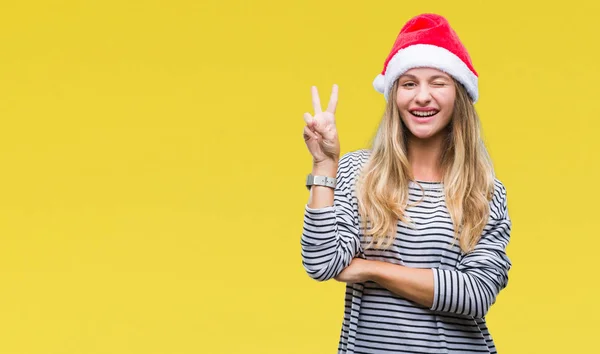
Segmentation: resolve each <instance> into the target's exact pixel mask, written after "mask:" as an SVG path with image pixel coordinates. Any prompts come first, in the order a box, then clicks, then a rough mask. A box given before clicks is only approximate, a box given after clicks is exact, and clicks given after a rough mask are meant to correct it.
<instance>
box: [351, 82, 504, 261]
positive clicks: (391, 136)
mask: <svg viewBox="0 0 600 354" xmlns="http://www.w3.org/2000/svg"><path fill="white" fill-rule="evenodd" d="M397 85H398V82H396V83H395V84H394V85H393V87H392V90H391V93H390V96H389V97H390V99H389V100H388V103H387V106H386V110H385V113H384V115H383V118H382V120H381V122H380V124H379V128H378V130H377V133H376V135H375V137H374V139H373V143H372V148H371V154H370V157H369V160H368V161H367V162H366V163H365V165H364V166H363V168H362V170H361V172H360V175H359V177H358V180H357V184H356V188H357V199H358V208H359V213H360V215H361V219H362V220H361V224H362V228H363V230H364V235H365V237H367V238H370V239H371V241H370V243H369V245H368V246H367V247H371V246H373V245H375V247H376V248H381V246H382V245H383V246H384V247H385V248H387V247H389V246H390V245H391V244H392V243H393V241H394V239H395V237H396V232H397V231H396V230H397V223H398V220H401V221H402V222H404V223H406V224H409V225H410V224H412V222H411V220H410V218H408V217H407V216H406V215H405V211H406V208H407V207H409V206H411V205H414V204H409V203H408V200H409V199H408V184H409V182H410V181H411V180H414V178H413V176H412V172H411V166H410V164H409V161H408V157H407V156H408V155H407V133H408V132H407V128H406V126H405V125H404V123H403V122H402V119H401V118H400V112H399V111H398V106H397V104H396V100H395V99H394V98H395V97H396V90H397V88H398V86H397ZM455 86H456V100H455V103H454V111H453V113H452V117H451V120H450V123H449V124H448V127H447V128H446V131H447V133H448V134H447V136H446V138H445V139H444V145H445V146H444V147H443V150H442V151H443V155H442V156H441V167H442V171H443V181H442V182H443V185H444V194H445V197H446V206H447V208H448V211H449V213H450V216H451V218H452V223H453V225H454V237H455V241H456V240H458V241H459V245H460V248H461V250H462V251H463V252H465V253H466V252H469V251H470V250H472V249H473V248H474V247H475V245H476V244H477V242H478V241H479V238H480V235H481V233H482V231H483V228H484V226H485V225H486V223H487V220H488V217H489V215H490V210H489V201H490V200H491V198H492V195H493V192H494V170H493V165H492V162H491V160H490V157H489V155H488V152H487V150H486V148H485V145H484V143H483V141H482V138H481V135H480V121H479V117H478V115H477V112H476V111H475V108H474V107H473V104H472V102H471V100H470V98H469V96H468V94H467V92H466V90H465V89H464V87H463V86H462V85H461V84H460V83H458V82H457V81H456V80H455ZM421 200H422V199H421ZM419 202H420V201H418V202H417V203H419ZM367 225H369V227H368V228H367Z"/></svg>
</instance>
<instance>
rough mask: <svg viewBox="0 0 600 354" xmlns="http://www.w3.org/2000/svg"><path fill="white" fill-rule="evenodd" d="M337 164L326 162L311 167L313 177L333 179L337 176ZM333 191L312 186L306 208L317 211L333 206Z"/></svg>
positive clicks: (324, 187) (323, 187)
mask: <svg viewBox="0 0 600 354" xmlns="http://www.w3.org/2000/svg"><path fill="white" fill-rule="evenodd" d="M337 169H338V163H337V162H333V161H332V162H328V163H324V164H321V165H313V169H312V175H313V176H327V177H331V178H335V177H336V174H337ZM333 195H334V190H333V189H332V188H329V187H326V186H312V187H311V188H310V196H309V198H308V206H309V207H310V208H313V209H319V208H323V207H327V206H332V205H333Z"/></svg>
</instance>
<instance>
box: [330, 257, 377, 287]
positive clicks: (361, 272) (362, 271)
mask: <svg viewBox="0 0 600 354" xmlns="http://www.w3.org/2000/svg"><path fill="white" fill-rule="evenodd" d="M370 265H371V261H368V260H366V259H363V258H354V259H353V260H352V262H350V265H348V266H347V267H346V268H344V269H343V270H342V272H341V273H340V274H338V276H337V277H335V278H334V279H335V280H337V281H339V282H344V283H349V284H352V283H362V282H365V281H367V280H369V269H370V268H369V266H370Z"/></svg>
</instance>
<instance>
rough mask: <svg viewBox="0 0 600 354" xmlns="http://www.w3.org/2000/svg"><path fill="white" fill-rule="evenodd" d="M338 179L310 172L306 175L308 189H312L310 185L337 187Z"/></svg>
mask: <svg viewBox="0 0 600 354" xmlns="http://www.w3.org/2000/svg"><path fill="white" fill-rule="evenodd" d="M336 181H337V180H336V179H335V178H332V177H327V176H313V175H312V174H309V175H308V176H307V177H306V189H308V190H310V187H311V186H313V185H315V186H325V187H329V188H333V189H335V183H336Z"/></svg>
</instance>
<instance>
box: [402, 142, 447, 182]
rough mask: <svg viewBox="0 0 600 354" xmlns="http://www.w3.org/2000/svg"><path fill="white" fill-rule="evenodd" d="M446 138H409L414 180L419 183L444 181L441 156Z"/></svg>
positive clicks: (409, 156)
mask: <svg viewBox="0 0 600 354" xmlns="http://www.w3.org/2000/svg"><path fill="white" fill-rule="evenodd" d="M443 142H444V136H442V135H441V134H440V135H436V136H433V137H431V138H429V139H418V138H415V137H414V136H412V135H411V136H409V137H408V161H409V162H410V165H411V168H412V172H413V178H414V179H415V180H419V181H431V182H438V181H441V180H442V168H441V156H442V149H443V146H444V144H443Z"/></svg>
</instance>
